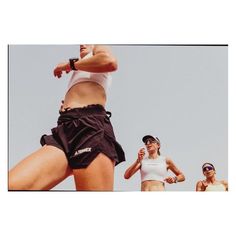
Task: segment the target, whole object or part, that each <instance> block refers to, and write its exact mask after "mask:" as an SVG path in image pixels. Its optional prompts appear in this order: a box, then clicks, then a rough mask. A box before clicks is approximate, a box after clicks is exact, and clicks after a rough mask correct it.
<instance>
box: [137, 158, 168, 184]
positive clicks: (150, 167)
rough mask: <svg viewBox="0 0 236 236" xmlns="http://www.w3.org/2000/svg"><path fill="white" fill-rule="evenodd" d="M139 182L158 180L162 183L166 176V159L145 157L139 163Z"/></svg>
mask: <svg viewBox="0 0 236 236" xmlns="http://www.w3.org/2000/svg"><path fill="white" fill-rule="evenodd" d="M140 173H141V181H142V182H143V181H146V180H158V181H161V182H164V179H165V178H166V175H167V165H166V158H165V157H163V156H159V157H158V158H155V159H151V158H148V157H145V158H144V159H143V160H142V162H141V169H140Z"/></svg>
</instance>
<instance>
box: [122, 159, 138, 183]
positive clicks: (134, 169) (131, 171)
mask: <svg viewBox="0 0 236 236" xmlns="http://www.w3.org/2000/svg"><path fill="white" fill-rule="evenodd" d="M140 167H141V163H140V162H139V160H138V159H137V160H136V161H135V162H134V163H133V164H132V165H131V166H130V167H129V168H128V169H127V170H126V171H125V174H124V178H125V179H129V178H130V177H132V176H133V175H134V174H135V173H136V172H137V171H138V170H139V169H140Z"/></svg>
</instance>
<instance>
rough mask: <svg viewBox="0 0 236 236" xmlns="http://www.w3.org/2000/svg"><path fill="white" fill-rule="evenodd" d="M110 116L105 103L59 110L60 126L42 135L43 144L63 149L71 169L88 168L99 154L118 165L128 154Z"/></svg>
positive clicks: (41, 141) (58, 123) (58, 122)
mask: <svg viewBox="0 0 236 236" xmlns="http://www.w3.org/2000/svg"><path fill="white" fill-rule="evenodd" d="M110 117H111V112H108V111H106V110H105V109H104V107H103V106H102V105H89V106H86V107H82V108H72V109H66V110H65V111H60V116H59V118H58V121H57V127H55V128H53V129H51V131H52V134H50V135H43V136H42V137H41V140H40V143H41V145H42V146H43V145H45V144H47V145H52V146H55V147H57V148H59V149H61V150H62V151H63V152H64V153H65V155H66V158H67V160H68V164H69V166H70V167H71V168H72V169H79V168H86V167H87V166H89V164H90V163H91V162H92V161H93V160H94V159H95V158H96V156H97V155H98V154H99V153H103V154H105V155H106V156H108V157H109V158H110V159H111V160H113V161H115V165H117V164H119V163H121V162H123V161H125V153H124V151H123V149H122V147H121V145H120V144H119V143H118V142H117V141H116V138H115V135H114V131H113V127H112V124H111V122H110Z"/></svg>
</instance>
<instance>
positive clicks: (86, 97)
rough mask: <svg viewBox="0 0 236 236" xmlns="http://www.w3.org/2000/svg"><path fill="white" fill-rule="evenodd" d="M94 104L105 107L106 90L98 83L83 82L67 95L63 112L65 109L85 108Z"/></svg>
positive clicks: (72, 88)
mask: <svg viewBox="0 0 236 236" xmlns="http://www.w3.org/2000/svg"><path fill="white" fill-rule="evenodd" d="M92 104H100V105H102V106H104V107H105V104H106V94H105V90H104V88H103V87H102V86H101V85H99V84H97V83H94V82H81V83H77V84H75V85H74V86H73V87H71V88H70V90H69V91H68V92H67V93H66V96H65V98H64V104H63V107H62V110H64V109H65V108H77V107H85V106H88V105H92Z"/></svg>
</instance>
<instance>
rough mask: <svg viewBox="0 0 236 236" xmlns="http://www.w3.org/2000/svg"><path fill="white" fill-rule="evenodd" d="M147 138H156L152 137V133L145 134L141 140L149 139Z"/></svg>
mask: <svg viewBox="0 0 236 236" xmlns="http://www.w3.org/2000/svg"><path fill="white" fill-rule="evenodd" d="M149 138H152V139H154V140H156V138H155V137H153V136H152V135H145V136H144V137H143V138H142V140H143V142H144V143H145V141H146V140H147V139H149Z"/></svg>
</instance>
